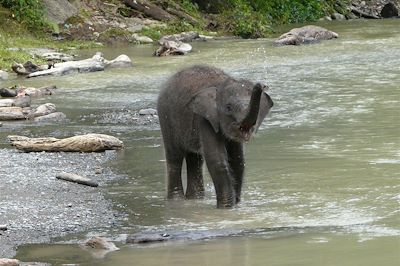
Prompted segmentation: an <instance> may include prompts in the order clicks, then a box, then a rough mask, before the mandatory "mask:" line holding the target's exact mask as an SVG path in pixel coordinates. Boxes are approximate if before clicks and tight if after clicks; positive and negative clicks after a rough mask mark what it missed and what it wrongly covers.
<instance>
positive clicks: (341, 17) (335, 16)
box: [331, 12, 346, 20]
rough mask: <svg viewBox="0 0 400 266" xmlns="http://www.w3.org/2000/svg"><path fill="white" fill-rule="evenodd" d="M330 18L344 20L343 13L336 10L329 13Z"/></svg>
mask: <svg viewBox="0 0 400 266" xmlns="http://www.w3.org/2000/svg"><path fill="white" fill-rule="evenodd" d="M331 18H332V19H334V20H346V17H345V16H344V15H342V14H339V13H337V12H335V13H333V14H332V15H331Z"/></svg>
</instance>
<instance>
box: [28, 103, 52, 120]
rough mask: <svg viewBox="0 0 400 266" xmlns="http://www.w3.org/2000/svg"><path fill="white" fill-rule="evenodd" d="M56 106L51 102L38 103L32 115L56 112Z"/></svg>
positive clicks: (37, 115)
mask: <svg viewBox="0 0 400 266" xmlns="http://www.w3.org/2000/svg"><path fill="white" fill-rule="evenodd" d="M56 111H57V109H56V106H55V105H54V104H53V103H45V104H42V105H39V106H38V107H37V108H36V110H35V111H34V113H33V117H39V116H45V115H48V114H51V113H54V112H56Z"/></svg>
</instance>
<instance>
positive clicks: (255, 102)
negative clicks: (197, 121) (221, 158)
mask: <svg viewBox="0 0 400 266" xmlns="http://www.w3.org/2000/svg"><path fill="white" fill-rule="evenodd" d="M266 88H267V86H265V85H262V84H261V83H257V84H253V83H252V82H250V81H247V80H234V79H228V80H227V81H226V82H225V83H224V84H223V85H222V86H219V87H211V88H207V89H204V90H201V91H200V92H199V93H198V94H197V95H195V96H194V99H193V101H192V104H193V111H194V113H196V114H198V115H200V116H202V117H204V118H205V119H207V120H208V121H209V122H210V124H211V125H212V127H213V129H214V131H215V132H221V133H222V134H223V135H224V136H225V137H227V138H229V139H231V140H234V141H238V142H243V141H248V140H249V139H250V137H251V135H252V133H253V132H254V131H256V130H257V129H258V127H259V126H260V125H261V123H262V121H263V120H264V118H265V116H266V115H267V114H268V112H269V110H270V108H272V106H273V101H272V99H271V98H270V96H269V95H268V94H267V93H266V92H265V89H266Z"/></svg>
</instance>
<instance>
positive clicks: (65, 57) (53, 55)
mask: <svg viewBox="0 0 400 266" xmlns="http://www.w3.org/2000/svg"><path fill="white" fill-rule="evenodd" d="M40 57H42V58H44V59H46V60H49V61H56V62H67V61H73V60H74V57H73V56H72V55H69V54H64V53H58V52H49V53H43V54H41V55H40Z"/></svg>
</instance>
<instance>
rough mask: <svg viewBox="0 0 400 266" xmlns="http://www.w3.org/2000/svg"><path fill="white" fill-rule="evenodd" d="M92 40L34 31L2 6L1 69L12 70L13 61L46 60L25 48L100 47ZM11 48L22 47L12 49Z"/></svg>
mask: <svg viewBox="0 0 400 266" xmlns="http://www.w3.org/2000/svg"><path fill="white" fill-rule="evenodd" d="M98 46H99V44H97V43H95V42H90V41H75V40H74V41H56V40H53V39H51V38H50V37H49V36H48V34H46V33H43V32H42V33H38V32H35V33H32V31H30V30H28V29H27V28H26V27H24V25H23V24H21V23H18V22H16V21H15V19H13V17H12V15H11V14H10V12H9V11H8V10H7V9H4V8H0V69H2V70H10V69H11V65H12V64H13V63H25V62H26V61H28V60H33V61H34V63H37V64H41V63H44V61H43V60H42V59H40V58H36V57H34V56H32V55H31V54H29V53H28V52H26V51H24V50H23V48H38V47H40V48H51V49H56V50H60V51H69V50H72V49H84V48H92V47H98ZM10 48H20V49H12V50H10Z"/></svg>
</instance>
